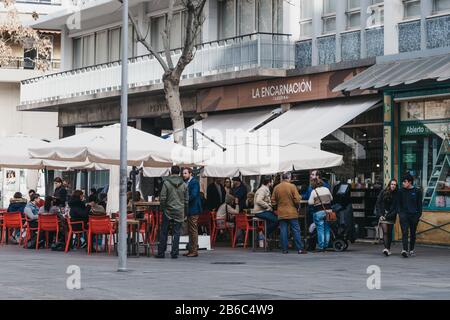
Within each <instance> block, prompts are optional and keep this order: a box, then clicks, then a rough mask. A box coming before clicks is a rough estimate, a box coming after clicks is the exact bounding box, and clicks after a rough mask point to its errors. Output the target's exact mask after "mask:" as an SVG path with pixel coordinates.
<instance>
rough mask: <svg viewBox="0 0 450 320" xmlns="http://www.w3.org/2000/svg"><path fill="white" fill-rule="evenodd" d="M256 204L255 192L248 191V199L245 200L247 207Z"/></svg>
mask: <svg viewBox="0 0 450 320" xmlns="http://www.w3.org/2000/svg"><path fill="white" fill-rule="evenodd" d="M254 206H255V193H254V192H249V193H247V199H246V200H245V207H246V208H253V207H254Z"/></svg>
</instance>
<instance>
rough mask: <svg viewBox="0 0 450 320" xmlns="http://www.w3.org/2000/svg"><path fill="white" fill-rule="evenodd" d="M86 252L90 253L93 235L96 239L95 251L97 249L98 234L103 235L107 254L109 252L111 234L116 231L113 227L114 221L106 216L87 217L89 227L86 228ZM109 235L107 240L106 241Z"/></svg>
mask: <svg viewBox="0 0 450 320" xmlns="http://www.w3.org/2000/svg"><path fill="white" fill-rule="evenodd" d="M88 230H89V231H88V254H89V255H90V254H91V249H92V236H94V235H95V239H96V248H95V249H96V251H98V236H99V235H104V236H106V239H105V249H106V245H107V244H108V255H109V254H111V246H112V245H113V234H115V233H116V230H115V228H114V223H113V222H112V221H111V219H110V218H109V217H108V216H104V217H89V228H88ZM108 236H109V241H108Z"/></svg>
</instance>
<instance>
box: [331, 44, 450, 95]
mask: <svg viewBox="0 0 450 320" xmlns="http://www.w3.org/2000/svg"><path fill="white" fill-rule="evenodd" d="M449 79H450V54H448V53H447V54H443V55H437V56H432V57H421V58H415V59H408V60H397V61H390V62H380V63H377V64H375V65H374V66H372V67H370V68H369V69H367V70H366V71H363V72H362V73H360V74H358V75H357V76H355V77H353V78H352V79H351V80H348V81H346V82H344V83H342V84H340V85H339V86H337V87H336V88H334V89H333V92H339V91H352V90H356V89H361V90H366V89H380V88H385V87H395V86H398V85H409V84H412V83H416V82H418V81H422V80H435V81H445V80H449Z"/></svg>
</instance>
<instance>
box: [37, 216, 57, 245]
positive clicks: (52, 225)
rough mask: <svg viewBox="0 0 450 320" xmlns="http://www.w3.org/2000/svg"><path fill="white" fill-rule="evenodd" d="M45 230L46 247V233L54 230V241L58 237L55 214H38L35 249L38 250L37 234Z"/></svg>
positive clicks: (46, 243)
mask: <svg viewBox="0 0 450 320" xmlns="http://www.w3.org/2000/svg"><path fill="white" fill-rule="evenodd" d="M41 232H45V247H46V248H47V249H48V233H49V232H56V238H55V241H58V239H59V223H58V216H57V215H56V214H48V215H47V214H40V215H39V216H38V230H37V236H36V250H39V235H40V233H41Z"/></svg>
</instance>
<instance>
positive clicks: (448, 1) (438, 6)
mask: <svg viewBox="0 0 450 320" xmlns="http://www.w3.org/2000/svg"><path fill="white" fill-rule="evenodd" d="M448 10H450V0H434V1H433V11H434V13H439V12H443V11H448Z"/></svg>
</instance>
